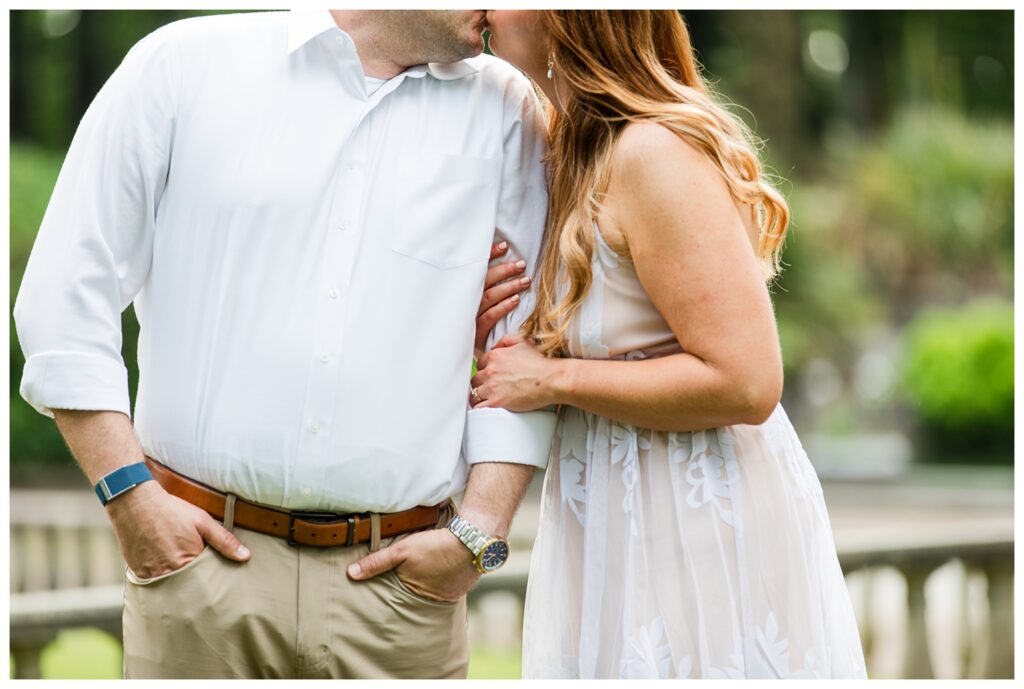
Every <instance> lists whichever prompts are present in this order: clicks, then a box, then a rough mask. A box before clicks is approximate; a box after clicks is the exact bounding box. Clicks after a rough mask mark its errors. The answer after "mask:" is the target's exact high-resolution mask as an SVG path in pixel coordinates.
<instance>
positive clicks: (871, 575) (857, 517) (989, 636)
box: [10, 480, 1013, 678]
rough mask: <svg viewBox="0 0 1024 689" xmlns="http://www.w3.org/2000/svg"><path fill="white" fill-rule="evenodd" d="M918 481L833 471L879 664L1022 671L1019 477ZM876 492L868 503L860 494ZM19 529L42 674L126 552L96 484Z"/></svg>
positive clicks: (526, 545)
mask: <svg viewBox="0 0 1024 689" xmlns="http://www.w3.org/2000/svg"><path fill="white" fill-rule="evenodd" d="M915 490H917V489H912V488H908V487H907V486H889V487H887V488H881V489H880V488H878V487H877V486H876V487H870V486H868V487H865V486H861V485H857V484H837V485H836V486H831V487H830V486H829V485H828V484H826V496H827V497H828V499H829V510H830V513H831V515H832V522H833V527H834V531H835V534H836V543H837V547H838V550H839V556H840V563H841V564H842V567H843V570H844V572H845V573H846V575H847V584H848V586H849V590H850V594H851V598H852V600H853V601H854V606H855V610H856V613H857V619H858V624H859V627H860V631H861V637H862V643H863V645H864V650H865V657H866V658H867V661H868V667H869V674H870V676H872V677H905V678H931V677H992V678H1010V677H1013V512H1012V480H1011V481H1010V482H1009V487H1008V488H1007V489H1006V490H1001V491H997V494H998V496H999V497H998V498H993V497H992V495H995V494H996V493H993V494H992V495H989V494H985V495H984V496H981V500H980V502H981V503H983V504H981V505H978V504H977V502H978V501H975V502H974V503H973V504H974V506H972V504H971V503H972V501H971V500H969V499H966V498H964V497H963V495H962V494H961V493H962V491H960V492H958V495H959V497H957V498H950V496H949V495H948V494H946V493H943V492H942V491H940V492H939V493H940V494H939V495H938V498H939V502H945V503H953V506H952V507H949V506H937V505H936V504H935V501H934V500H932V499H930V498H929V499H921V495H922V493H921V491H919V490H917V492H916V493H915ZM887 491H888V492H889V493H890V494H891V499H886V492H887ZM1007 491H1008V492H1007ZM926 492H927V491H926ZM932 493H934V491H932ZM1007 495H1008V496H1009V497H1008V498H1007ZM915 496H916V497H915ZM867 497H869V498H870V499H871V500H872V503H871V504H869V505H863V504H862V505H860V506H857V505H856V504H855V503H856V502H857V499H860V501H861V502H864V501H865V498H867ZM934 497H935V496H934V495H932V498H934ZM975 497H976V498H977V497H979V496H978V495H976V496H975ZM958 501H959V504H956V503H957V502H958ZM537 504H538V502H537V500H536V491H534V499H533V500H531V501H528V503H527V504H525V505H524V507H523V508H522V509H521V510H520V514H519V516H518V517H517V519H516V525H515V528H514V530H513V534H512V539H511V540H512V545H513V553H514V554H513V557H512V559H511V560H510V562H509V563H508V564H507V565H506V566H505V567H504V568H502V570H500V571H499V572H497V573H495V574H492V575H488V576H486V577H484V578H483V579H482V580H481V581H480V583H479V584H478V586H477V588H476V589H475V590H474V591H473V592H472V593H471V594H470V600H469V603H470V628H471V633H472V636H473V639H474V643H475V644H477V645H481V646H484V647H491V648H495V649H505V650H507V649H508V648H515V647H517V646H518V643H519V630H520V629H521V622H522V605H523V601H524V599H525V594H526V582H527V566H528V564H529V549H530V545H531V543H532V538H533V534H534V533H535V532H536V527H537ZM11 539H12V540H11V553H12V557H11V585H12V589H13V592H12V596H11V606H10V611H11V628H10V629H11V652H12V653H13V655H14V660H15V669H16V672H17V676H18V677H19V678H32V677H39V676H40V675H39V656H40V653H41V651H42V649H43V648H44V647H45V646H46V645H47V644H48V643H50V642H51V641H52V640H53V639H54V638H55V637H56V635H57V633H58V632H59V631H60V630H61V629H65V628H69V627H79V626H84V627H98V628H100V629H103V630H106V631H107V632H109V633H110V634H112V635H113V636H114V637H115V638H118V639H120V636H121V604H122V595H123V593H122V592H123V572H124V564H123V562H122V560H121V558H120V555H119V553H118V550H117V544H116V541H115V539H114V537H113V534H112V532H111V530H110V527H109V525H108V523H107V520H106V516H105V515H104V514H103V512H102V510H101V509H100V508H99V505H98V503H96V502H95V499H94V498H93V497H92V496H91V495H88V494H87V493H82V492H77V491H71V492H67V491H14V492H13V493H12V496H11ZM482 614H486V617H487V619H488V624H486V625H485V624H482V623H478V621H479V620H480V619H481V615H482ZM496 620H500V621H501V622H500V623H496V622H495V621H496Z"/></svg>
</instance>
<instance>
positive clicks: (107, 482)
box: [95, 462, 153, 506]
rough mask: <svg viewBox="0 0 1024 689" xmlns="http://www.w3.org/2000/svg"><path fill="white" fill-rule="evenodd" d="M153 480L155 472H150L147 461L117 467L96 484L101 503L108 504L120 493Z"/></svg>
mask: <svg viewBox="0 0 1024 689" xmlns="http://www.w3.org/2000/svg"><path fill="white" fill-rule="evenodd" d="M152 480H153V474H151V473H150V471H149V467H147V466H146V463H145V462H138V463H137V464H129V465H128V466H123V467H121V468H120V469H115V470H114V471H111V472H110V473H109V474H107V475H106V476H104V477H103V478H101V479H100V481H99V483H97V484H96V489H95V490H96V496H97V497H98V498H99V499H100V504H101V505H104V506H106V504H107V503H108V502H110V501H111V500H113V499H114V498H116V497H117V496H118V495H122V494H124V493H127V492H128V491H130V490H131V489H132V488H134V487H135V486H137V485H139V484H140V483H145V482H146V481H152Z"/></svg>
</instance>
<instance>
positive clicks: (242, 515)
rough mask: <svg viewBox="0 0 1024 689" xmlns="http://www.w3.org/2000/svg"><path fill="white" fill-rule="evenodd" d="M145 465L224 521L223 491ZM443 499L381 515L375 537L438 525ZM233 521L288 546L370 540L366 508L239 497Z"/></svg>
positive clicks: (172, 489) (170, 490)
mask: <svg viewBox="0 0 1024 689" xmlns="http://www.w3.org/2000/svg"><path fill="white" fill-rule="evenodd" d="M146 464H147V466H149V470H150V471H151V472H152V473H153V478H155V479H156V481H157V483H159V484H160V485H161V486H163V488H164V490H166V491H167V492H168V493H170V494H171V495H175V496H177V497H179V498H181V499H182V500H185V501H186V502H190V503H192V504H193V505H195V506H196V507H199V508H200V509H203V510H206V511H207V512H209V513H210V515H212V516H213V518H214V519H219V520H223V519H224V511H225V510H224V508H225V505H226V503H227V496H226V495H225V494H224V493H221V492H220V491H218V490H215V489H213V488H210V487H209V486H205V485H203V484H202V483H199V482H198V481H193V480H192V479H190V478H188V477H187V476H183V475H181V474H179V473H177V472H176V471H174V470H172V469H169V468H167V467H165V466H164V465H163V464H161V463H160V462H157V461H156V460H154V459H152V458H150V457H146ZM448 502H449V501H448V500H446V501H444V502H442V503H440V504H438V505H434V506H433V507H413V508H412V509H409V510H405V511H404V512H392V513H387V514H381V515H380V537H381V538H389V537H391V536H397V535H399V534H404V533H408V532H410V531H419V530H420V529H426V528H428V527H429V528H433V527H435V526H437V522H438V521H439V520H440V519H441V510H442V509H443V508H444V507H445V505H447V504H448ZM235 524H236V525H237V526H240V527H242V528H243V529H249V530H251V531H259V532H260V533H265V534H270V535H271V536H279V537H280V538H284V539H286V540H287V541H288V543H289V544H290V545H311V546H336V545H353V544H355V543H369V541H370V526H371V522H370V514H369V513H366V512H364V513H359V514H356V513H353V514H335V513H332V512H286V511H284V510H278V509H274V508H273V507H264V506H262V505H257V504H255V503H252V502H248V501H245V500H242V499H241V498H238V499H236V501H235Z"/></svg>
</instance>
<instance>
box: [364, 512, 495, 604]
mask: <svg viewBox="0 0 1024 689" xmlns="http://www.w3.org/2000/svg"><path fill="white" fill-rule="evenodd" d="M390 569H393V570H395V574H396V575H397V576H398V578H399V579H400V580H401V581H402V583H403V584H405V586H406V587H407V588H408V589H409V590H410V591H412V592H413V593H415V594H417V595H420V596H423V597H424V598H430V599H433V600H437V601H443V602H446V603H452V602H455V601H457V600H459V598H461V597H462V596H464V595H465V594H466V593H468V592H469V590H470V589H471V588H473V586H474V585H475V584H476V582H477V580H478V579H479V578H480V572H478V571H477V569H476V567H475V566H474V565H473V558H472V555H471V553H470V552H469V549H468V548H466V546H464V545H463V544H462V543H461V542H460V541H459V539H457V538H456V537H455V535H454V534H453V533H452V532H450V531H449V530H448V529H432V530H430V531H419V532H417V533H414V534H411V535H409V536H406V537H405V538H403V539H401V540H399V541H396V542H395V543H392V544H391V545H390V546H388V547H387V548H382V549H381V550H378V551H377V552H375V553H370V554H369V555H367V556H366V557H364V558H362V559H361V560H359V561H358V562H356V563H353V564H351V565H349V568H348V575H349V577H351V578H352V579H355V580H357V581H362V580H365V579H370V578H373V577H375V576H377V575H379V574H383V573H384V572H387V571H388V570H390Z"/></svg>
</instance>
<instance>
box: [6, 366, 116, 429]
mask: <svg viewBox="0 0 1024 689" xmlns="http://www.w3.org/2000/svg"><path fill="white" fill-rule="evenodd" d="M20 392H21V396H22V397H23V398H25V401H26V402H28V403H29V404H31V405H32V406H33V407H34V408H35V409H36V411H38V412H39V413H41V414H45V415H46V416H49V417H50V418H53V410H54V409H75V410H82V411H119V412H121V413H122V414H125V415H127V416H128V417H131V402H130V401H129V398H128V369H126V368H125V366H124V364H123V363H121V362H119V361H117V362H115V361H111V360H110V359H107V358H104V357H101V356H96V355H94V354H79V353H75V352H47V353H45V354H34V355H32V356H30V357H29V358H28V360H27V361H26V362H25V370H24V371H23V372H22V375H21V389H20Z"/></svg>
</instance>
